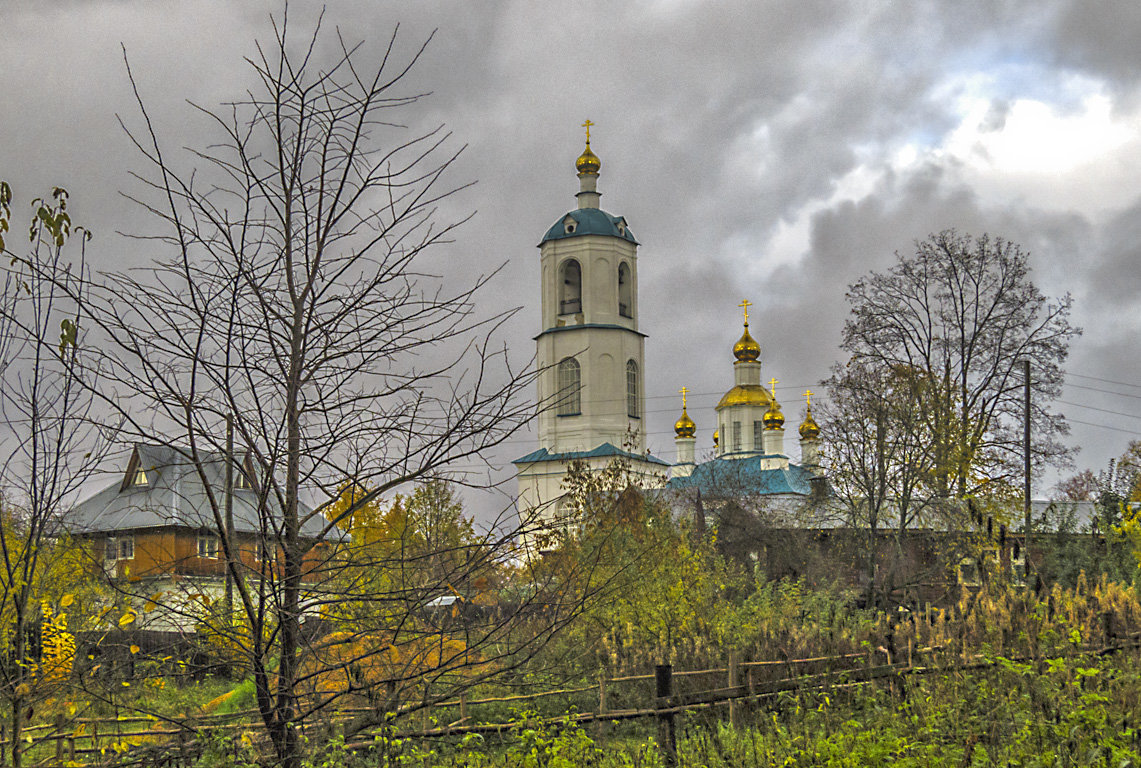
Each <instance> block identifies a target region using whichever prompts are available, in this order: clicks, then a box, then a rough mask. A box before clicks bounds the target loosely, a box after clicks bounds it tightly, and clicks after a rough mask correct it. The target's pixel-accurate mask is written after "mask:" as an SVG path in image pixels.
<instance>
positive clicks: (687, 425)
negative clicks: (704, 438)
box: [674, 406, 697, 437]
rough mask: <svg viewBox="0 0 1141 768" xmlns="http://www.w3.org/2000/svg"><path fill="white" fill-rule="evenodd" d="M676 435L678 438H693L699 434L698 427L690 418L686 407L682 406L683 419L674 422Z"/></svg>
mask: <svg viewBox="0 0 1141 768" xmlns="http://www.w3.org/2000/svg"><path fill="white" fill-rule="evenodd" d="M674 433H675V434H676V435H677V436H678V437H693V436H694V435H695V434H696V433H697V425H696V424H694V423H693V419H691V418H689V414H688V413H687V412H686V409H685V406H682V409H681V418H680V419H678V420H677V421H676V422H674Z"/></svg>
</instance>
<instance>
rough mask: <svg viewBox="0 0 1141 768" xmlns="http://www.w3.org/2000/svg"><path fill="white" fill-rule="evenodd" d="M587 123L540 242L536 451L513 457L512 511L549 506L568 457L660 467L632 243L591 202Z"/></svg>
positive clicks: (593, 163)
mask: <svg viewBox="0 0 1141 768" xmlns="http://www.w3.org/2000/svg"><path fill="white" fill-rule="evenodd" d="M591 125H592V123H591V122H590V121H589V120H587V121H586V123H585V124H584V127H585V128H586V131H587V133H586V149H585V150H584V151H583V153H582V154H581V155H580V156H579V158H578V160H577V161H576V162H575V168H576V169H577V171H578V178H579V192H578V194H577V195H576V197H577V198H578V207H577V208H576V209H575V210H572V211H569V212H568V213H566V214H565V215H563V216H561V217H560V218H559V219H558V220H557V221H556V222H555V223H554V225H553V226H552V227H551V228H550V229H549V230H547V233H546V234H545V235H544V236H543V239H542V241H541V242H540V243H539V254H540V255H539V260H540V265H541V274H542V316H541V329H540V332H539V335H538V336H536V337H535V342H536V354H537V360H536V362H537V364H538V366H539V369H540V371H541V373H540V376H539V403H540V405H541V408H542V410H541V412H540V414H539V419H538V432H539V450H538V451H535V452H533V453H531V454H528V455H527V456H524V457H523V458H521V459H518V460H516V462H515V464H516V465H517V466H518V467H519V507H520V511H521V512H522V511H524V510H533V509H536V508H539V507H544V506H547V507H550V506H554V507H557V505H558V500H559V499H560V498H561V497H562V495H563V488H562V477H563V475H564V474H565V471H566V464H567V463H568V462H569V461H572V460H575V459H581V460H584V461H587V462H588V463H590V464H591V465H592V466H593V465H594V464H595V463H597V464H598V468H601V467H603V466H605V465H606V464H607V463H608V462H609V461H612V460H613V459H614V458H615V457H616V456H624V457H625V458H626V459H627V460H629V461H630V462H631V464H632V468H633V469H635V471H642V470H644V469H647V468H652V469H655V470H658V471H661V470H664V469H665V467H666V466H667V465H666V463H665V462H662V461H660V460H658V459H652V458H649V457H647V456H645V429H644V426H643V423H644V418H645V406H644V386H645V384H644V382H645V364H644V362H643V360H644V356H645V352H644V348H645V338H646V336H645V334H643V333H642V332H640V331H639V330H638V241H637V240H635V239H634V235H633V233H631V232H630V229H629V227H627V226H626V220H625V219H624V218H623V217H621V216H612V215H611V214H609V213H607V212H605V211H603V210H602V209H601V208H599V206H598V203H599V198H600V196H601V195H600V193H599V192H598V172H599V169H600V168H601V166H602V163H601V161H600V160H599V159H598V157H597V156H596V155H595V154H594V152H592V151H591V149H590V126H591ZM635 464H637V466H636V467H635V466H633V465H635ZM643 465H645V466H643ZM556 513H557V509H556V510H554V511H552V512H551V513H550V515H549V516H551V517H553V516H555V515H556ZM541 514H544V516H547V513H543V512H541Z"/></svg>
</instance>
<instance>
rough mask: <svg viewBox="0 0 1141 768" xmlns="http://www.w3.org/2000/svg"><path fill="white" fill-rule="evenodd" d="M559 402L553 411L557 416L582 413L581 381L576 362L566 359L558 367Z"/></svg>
mask: <svg viewBox="0 0 1141 768" xmlns="http://www.w3.org/2000/svg"><path fill="white" fill-rule="evenodd" d="M557 373H558V385H559V400H558V407H557V409H556V411H555V413H557V414H558V415H559V416H577V415H579V414H580V413H582V380H581V378H580V377H581V372H580V369H579V365H578V361H577V360H575V359H574V358H573V357H568V358H566V359H564V360H563V361H562V362H561V363H559V367H558V372H557Z"/></svg>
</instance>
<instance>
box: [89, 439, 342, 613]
mask: <svg viewBox="0 0 1141 768" xmlns="http://www.w3.org/2000/svg"><path fill="white" fill-rule="evenodd" d="M225 470H226V466H225V461H224V457H223V456H222V454H210V455H207V456H206V457H205V458H204V459H203V460H200V461H199V462H194V461H192V460H191V459H190V458H189V454H188V452H187V451H186V450H184V449H180V448H177V447H174V446H164V445H149V444H142V443H140V444H138V445H136V446H135V448H134V450H133V451H132V453H131V457H130V460H129V461H128V463H127V466H126V469H125V470H124V471H123V473H122V475H120V476H119V477H118V478H117V479H116V481H115V482H114V483H112V484H110V485H108V486H107V487H106V488H104V489H102V490H101V491H99V492H97V493H95V494H94V495H93V496H91V497H90V498H87V499H86V500H84V501H82V502H80V503H79V504H77V505H76V506H75V507H74V508H73V509H72V510H71V512H70V514H69V515H68V526H69V529H70V532H71V534H72V535H73V536H75V537H76V538H78V539H80V540H82V541H85V542H87V543H88V548H89V552H90V553H91V556H92V557H91V560H92V563H93V565H94V566H95V568H96V569H97V570H101V571H102V572H103V573H104V574H105V575H106V576H107V577H108V578H109V579H110V580H111V581H112V583H113V584H114V585H115V586H116V589H117V590H119V591H120V592H123V593H125V594H127V595H128V596H131V597H134V598H138V599H139V600H141V601H142V603H141V604H144V605H154V604H155V603H158V604H159V606H160V608H161V607H162V606H165V607H166V608H168V609H169V610H166V611H163V610H161V609H160V610H155V609H152V610H150V611H143V612H140V616H139V620H140V626H146V627H149V628H152V629H159V630H181V629H184V628H185V625H186V623H187V618H186V617H187V616H188V615H189V614H190V613H191V611H188V610H187V606H188V605H189V603H188V601H189V600H193V601H195V602H196V603H198V604H206V605H208V604H211V603H213V602H215V601H217V600H220V599H221V598H222V597H223V595H224V594H225V590H226V578H227V568H226V562H225V559H224V556H223V550H222V542H221V537H220V532H221V531H223V530H225V521H226V515H225V507H226V494H227V488H226V482H225ZM231 508H232V519H233V530H232V541H233V542H234V545H235V549H236V550H237V551H238V553H239V555H238V557H239V560H240V562H241V566H242V571H243V573H244V574H246V575H248V576H249V577H252V578H262V577H272V576H273V575H275V574H276V571H277V563H278V562H279V558H280V554H281V553H280V547H279V545H278V543H277V542H278V541H280V534H281V521H280V517H281V516H280V514H278V513H277V512H276V510H277V509H278V507H277V506H276V504H275V503H274V501H273V497H272V495H269V494H263V493H261V492H260V489H259V487H258V480H257V475H256V473H255V472H254V469H253V466H252V464H251V462H250V461H249V460H248V459H247V458H246V457H244V456H238V457H237V458H236V460H235V468H234V472H233V490H232V502H231ZM310 512H311V510H309V509H308V508H305V509H303V510H302V517H303V518H306V517H309V513H310ZM324 527H325V526H324V519H323V518H321V517H319V516H318V517H311V518H309V519H307V520H306V521H305V522H304V524H303V525H302V529H301V534H302V537H303V538H305V539H307V540H308V541H307V543H309V544H311V545H312V546H310V547H309V548H308V550H307V554H306V558H305V561H304V562H305V567H306V568H307V571H308V572H307V573H306V575H305V579H306V581H308V582H310V583H313V582H316V581H319V580H320V577H321V573H322V570H323V568H322V566H323V563H324V561H325V560H326V559H327V556H328V553H329V550H330V547H332V546H333V545H334V543H335V542H333V541H332V540H330V539H328V538H326V537H324V536H323V533H324V531H323V529H324ZM155 595H159V596H160V599H159V600H157V601H156V600H154V599H153V598H154V597H155ZM144 598H145V599H144ZM143 613H150V614H153V615H150V616H144V615H142V614H143Z"/></svg>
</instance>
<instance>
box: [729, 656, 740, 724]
mask: <svg viewBox="0 0 1141 768" xmlns="http://www.w3.org/2000/svg"><path fill="white" fill-rule="evenodd" d="M739 657H740V653H738V651H737V649H736V648H734V649H732V650H730V651H729V687H730V688H736V687H737V686H739V685H740V684H741V673H740V669H739V667H738V665H739V664H740V659H739ZM729 724H730V725H732V726H733V727H734V728H740V727H741V707H740V702H738V700H737V699H729Z"/></svg>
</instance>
